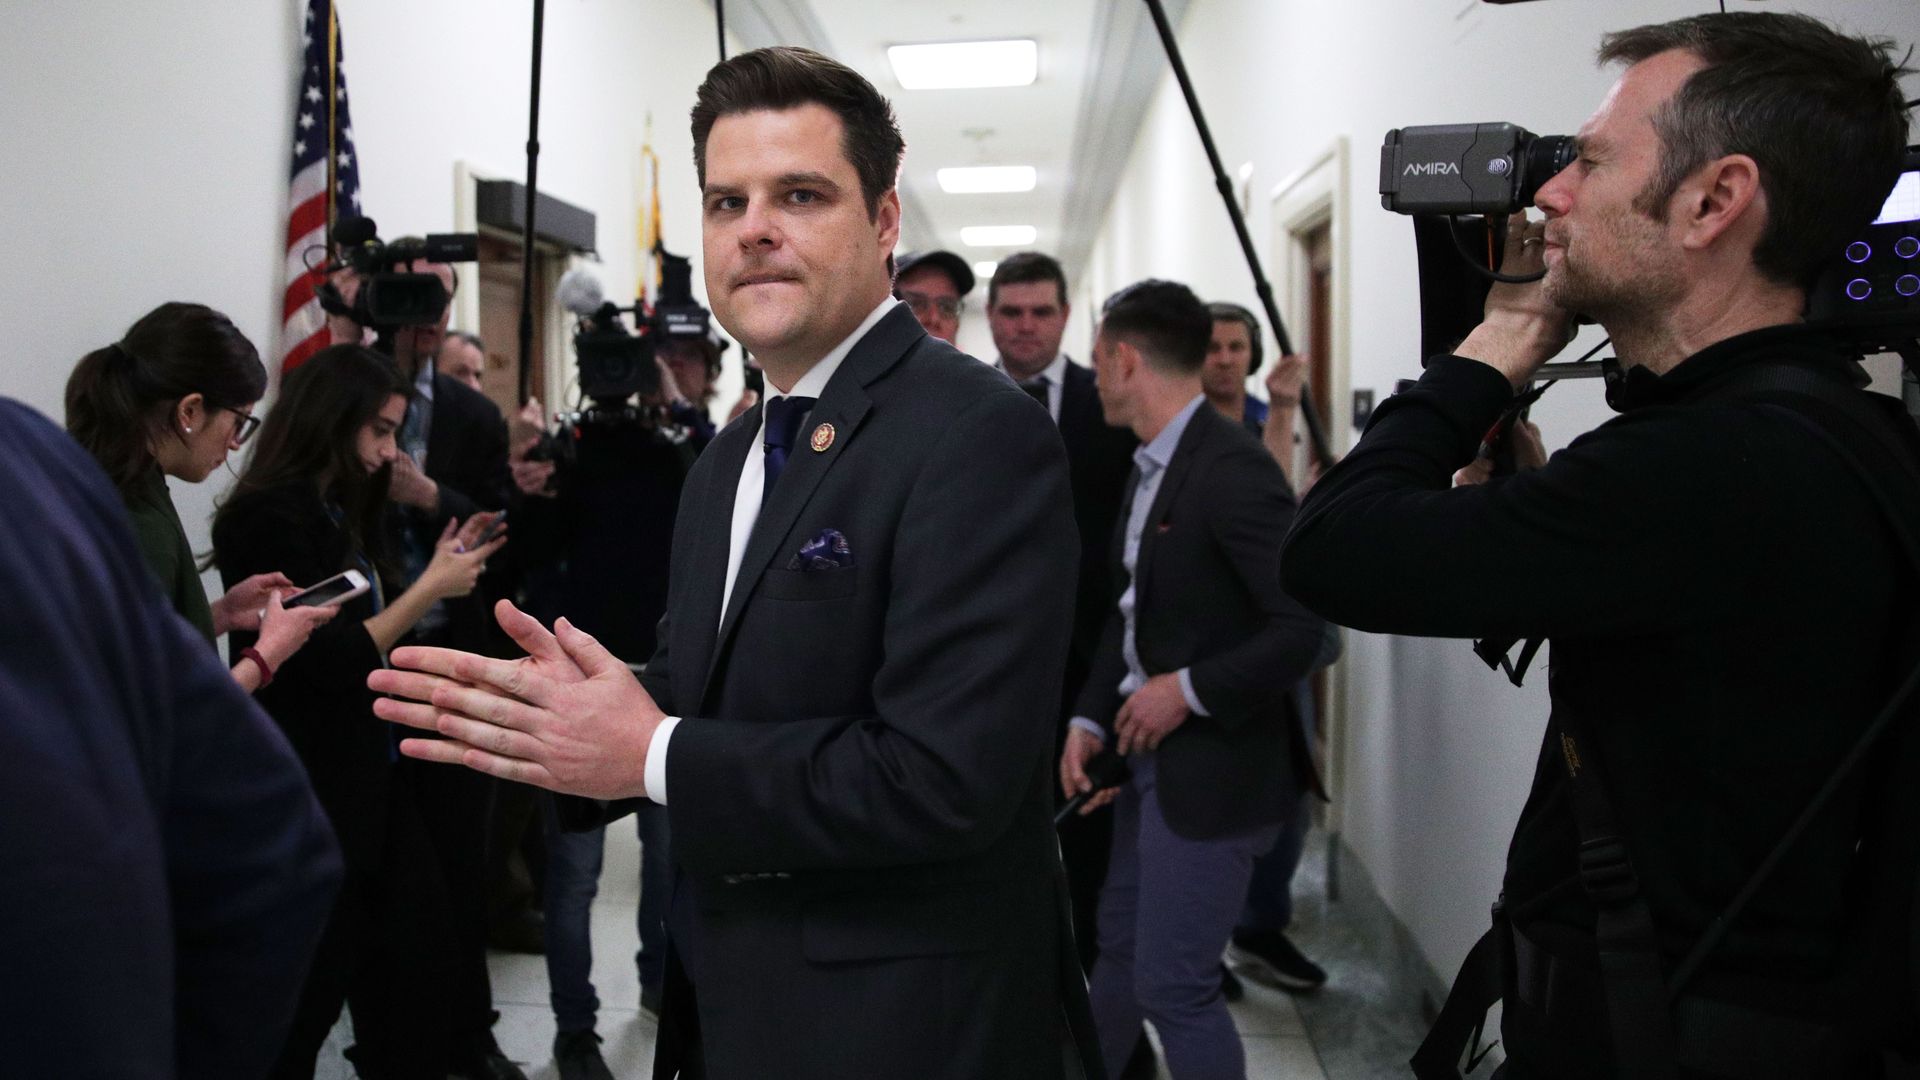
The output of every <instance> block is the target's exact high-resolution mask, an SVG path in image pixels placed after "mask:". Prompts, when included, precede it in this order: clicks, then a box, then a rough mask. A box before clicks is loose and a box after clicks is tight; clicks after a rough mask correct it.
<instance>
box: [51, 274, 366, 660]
mask: <svg viewBox="0 0 1920 1080" xmlns="http://www.w3.org/2000/svg"><path fill="white" fill-rule="evenodd" d="M266 389H267V369H266V368H265V367H263V366H262V365H261V363H260V353H259V352H258V351H257V350H255V349H254V347H253V342H251V341H248V340H247V337H246V335H245V334H242V333H241V332H240V329H239V328H238V327H236V326H234V325H233V321H232V320H231V319H228V318H227V317H226V316H225V315H222V314H220V313H219V312H217V311H215V310H213V309H212V308H210V307H206V306H204V305H202V304H182V303H167V304H161V305H160V306H159V307H157V308H154V309H153V310H152V311H150V312H148V313H147V314H145V315H143V316H141V318H140V321H139V322H136V323H134V324H133V326H132V328H131V329H129V330H128V331H127V333H126V336H125V337H122V338H121V339H120V340H119V341H116V342H114V343H113V344H111V345H108V346H106V347H105V348H102V349H95V350H94V351H93V352H90V353H88V354H87V355H86V356H84V357H82V358H81V359H80V363H79V364H77V365H75V366H74V369H73V374H72V375H70V376H68V378H67V431H68V433H70V434H71V435H72V436H73V437H74V439H75V441H77V442H79V444H80V445H81V446H83V447H85V448H86V450H87V452H88V453H90V454H92V455H93V458H94V460H95V461H98V462H99V463H100V467H101V468H103V469H105V470H106V471H107V476H108V477H109V478H111V479H112V480H113V484H114V487H116V488H118V489H119V491H120V498H121V500H122V501H124V502H125V503H126V504H127V511H128V513H130V514H131V515H132V517H133V531H134V537H135V539H136V540H138V541H139V544H140V553H141V554H142V555H144V556H146V560H147V567H148V568H149V569H150V570H152V571H153V575H154V577H155V578H156V579H158V580H159V582H160V587H161V588H162V590H164V591H165V592H166V594H167V599H168V601H169V602H170V603H171V604H172V605H173V609H174V610H175V611H177V612H179V613H180V615H181V617H183V618H185V619H186V620H187V621H188V622H190V623H192V624H193V625H194V626H195V627H197V628H198V629H199V631H200V632H201V633H202V634H204V635H206V638H207V641H208V643H209V644H211V643H212V642H213V641H214V640H215V639H216V638H218V637H219V636H220V635H221V634H224V633H227V632H228V631H230V630H246V631H257V632H258V636H257V638H256V639H255V641H254V643H253V645H252V646H251V647H250V648H249V649H248V650H246V651H245V653H244V655H243V654H241V653H239V652H236V653H235V655H236V656H238V657H240V659H239V660H237V661H236V666H235V667H234V669H233V677H234V679H235V681H237V682H239V683H240V685H241V686H243V687H245V688H246V689H247V690H250V691H251V690H256V689H258V688H259V687H261V686H262V685H264V684H265V683H266V682H268V681H269V680H271V679H272V678H273V673H274V671H276V670H277V669H278V668H279V667H280V665H281V664H284V663H285V662H286V661H287V658H288V657H290V656H292V655H293V654H294V652H295V651H296V650H298V649H299V648H300V646H301V644H303V643H304V642H305V641H306V640H307V636H308V635H309V634H311V633H312V632H313V628H314V627H316V626H318V625H320V624H321V623H324V622H326V621H327V620H328V619H331V618H332V617H333V609H331V608H312V607H309V608H294V609H291V610H286V609H283V608H282V607H281V606H280V600H281V596H282V595H283V594H285V593H291V592H293V591H295V590H294V588H293V581H292V580H290V579H289V578H288V577H287V576H286V575H285V574H283V573H281V572H280V570H279V568H278V567H273V568H269V569H268V570H267V571H266V572H264V573H260V574H256V575H254V576H253V577H250V578H247V579H245V580H243V581H238V582H235V583H233V585H232V587H231V588H230V589H229V590H228V591H227V594H226V595H225V596H222V597H221V598H220V599H219V600H217V601H214V602H213V603H211V604H209V603H208V602H207V594H206V591H205V590H204V589H203V588H202V587H201V585H200V567H199V565H198V564H197V563H196V562H195V560H194V557H193V550H192V548H191V547H190V546H189V545H188V543H187V533H186V530H185V529H184V528H182V527H181V525H180V514H179V512H178V511H176V510H175V509H174V507H173V498H172V496H171V495H169V494H168V492H167V477H169V476H172V477H176V478H178V479H181V480H185V481H186V482H187V483H190V484H197V483H199V482H200V481H202V480H205V479H206V478H207V477H208V476H209V475H210V474H212V472H213V471H214V470H215V469H217V468H219V467H220V466H221V465H222V464H223V463H224V462H225V461H226V460H227V454H228V452H230V451H233V450H238V449H239V448H240V447H241V446H242V445H244V444H245V443H246V441H247V439H248V437H249V436H251V435H252V434H253V429H254V427H255V426H256V425H257V424H258V423H259V421H257V420H255V419H254V418H253V408H254V406H255V405H257V404H259V402H260V397H261V395H262V394H264V393H265V392H266ZM308 584H312V582H308Z"/></svg>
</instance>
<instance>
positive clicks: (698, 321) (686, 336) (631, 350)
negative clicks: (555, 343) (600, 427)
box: [573, 252, 711, 403]
mask: <svg viewBox="0 0 1920 1080" xmlns="http://www.w3.org/2000/svg"><path fill="white" fill-rule="evenodd" d="M661 258H662V269H661V275H662V281H661V283H660V296H659V301H658V302H657V303H655V304H654V305H653V306H652V307H651V308H649V307H648V306H647V305H646V304H645V303H644V302H636V303H635V304H634V305H633V306H632V307H626V308H623V307H619V306H617V305H615V304H613V303H611V302H609V303H604V304H601V305H600V307H599V309H598V310H596V311H595V312H594V313H593V314H591V315H587V316H584V317H582V318H581V320H580V324H579V326H578V327H577V328H576V330H575V331H574V335H573V350H574V358H575V360H576V362H577V363H578V364H579V366H580V392H581V394H583V395H584V396H586V397H587V398H589V399H591V400H593V401H595V402H601V403H614V402H622V401H625V400H626V399H627V398H629V397H632V396H633V395H635V394H639V395H641V396H642V397H650V396H652V395H654V394H657V393H659V391H660V369H659V367H658V366H657V365H656V364H655V363H654V353H655V352H656V350H657V348H658V346H659V345H660V344H661V343H663V342H668V341H706V340H708V335H709V333H710V330H709V324H710V318H711V317H710V315H709V314H708V312H707V309H706V308H704V307H702V306H700V303H699V302H698V301H696V300H695V299H694V298H693V263H692V262H691V261H690V260H688V259H686V258H685V257H683V256H680V255H670V254H667V253H665V252H662V253H661ZM627 314H631V315H632V316H633V317H634V319H635V324H636V325H635V326H634V328H633V329H631V330H629V329H628V328H627V324H626V321H625V320H624V319H623V318H622V316H623V315H627Z"/></svg>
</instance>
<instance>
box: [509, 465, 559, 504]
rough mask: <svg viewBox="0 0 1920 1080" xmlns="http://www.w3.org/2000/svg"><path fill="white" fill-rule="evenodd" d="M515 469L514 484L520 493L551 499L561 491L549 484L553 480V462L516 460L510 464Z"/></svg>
mask: <svg viewBox="0 0 1920 1080" xmlns="http://www.w3.org/2000/svg"><path fill="white" fill-rule="evenodd" d="M509 468H511V469H512V470H513V486H514V487H516V488H519V489H520V494H522V495H529V496H535V497H538V498H543V499H551V498H554V497H555V496H557V495H558V494H559V493H558V492H556V491H554V490H553V489H552V488H550V487H548V486H547V485H548V484H549V483H551V482H552V480H553V462H551V461H516V462H514V463H513V464H512V465H510V466H509Z"/></svg>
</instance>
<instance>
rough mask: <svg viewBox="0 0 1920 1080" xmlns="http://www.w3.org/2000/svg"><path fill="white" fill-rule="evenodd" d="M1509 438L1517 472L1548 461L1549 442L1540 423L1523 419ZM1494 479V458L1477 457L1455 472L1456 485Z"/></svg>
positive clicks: (1479, 482) (1466, 484)
mask: <svg viewBox="0 0 1920 1080" xmlns="http://www.w3.org/2000/svg"><path fill="white" fill-rule="evenodd" d="M1507 438H1509V439H1512V440H1513V468H1514V471H1515V472H1526V471H1527V470H1528V469H1537V468H1539V467H1540V466H1542V465H1545V464H1546V463H1547V444H1546V441H1545V440H1543V439H1542V438H1541V437H1540V425H1538V424H1535V423H1534V422H1533V421H1531V420H1522V421H1520V422H1519V423H1517V424H1515V425H1513V428H1512V430H1510V431H1508V432H1507ZM1491 479H1493V458H1491V457H1477V458H1474V459H1473V464H1471V465H1468V466H1467V467H1466V468H1464V469H1461V470H1460V471H1459V472H1456V473H1454V474H1453V486H1454V487H1472V486H1473V485H1475V484H1484V483H1486V482H1487V481H1488V480H1491Z"/></svg>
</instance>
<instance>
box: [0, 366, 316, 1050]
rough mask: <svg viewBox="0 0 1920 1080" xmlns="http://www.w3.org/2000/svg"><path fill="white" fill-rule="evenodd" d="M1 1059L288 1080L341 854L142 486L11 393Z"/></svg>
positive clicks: (0, 837)
mask: <svg viewBox="0 0 1920 1080" xmlns="http://www.w3.org/2000/svg"><path fill="white" fill-rule="evenodd" d="M0 456H4V458H5V459H6V462H7V467H6V468H5V469H4V470H0V506H4V507H5V508H6V512H5V513H4V514H0V596H4V597H5V598H6V608H7V617H6V619H5V620H4V621H0V853H4V855H3V856H0V957H4V960H0V1016H4V1017H5V1019H4V1020H0V1062H5V1064H4V1065H3V1066H0V1072H5V1073H6V1074H7V1075H9V1076H33V1077H43V1076H44V1077H54V1076H60V1077H78V1076H101V1077H104V1076H112V1077H128V1078H131V1077H154V1078H161V1077H183V1078H184V1077H239V1076H265V1075H266V1074H267V1073H268V1072H269V1071H270V1070H271V1068H272V1065H273V1061H274V1058H275V1056H276V1055H277V1054H278V1053H279V1052H280V1045H281V1041H282V1039H283V1038H284V1036H285V1034H286V1031H287V1023H288V1020H289V1019H290V1018H291V1017H292V1016H293V1012H294V1005H295V1002H296V1000H297V998H298V995H299V992H300V988H301V984H302V983H303V982H304V980H305V977H306V971H307V963H308V960H309V959H310V958H311V957H312V955H313V949H314V945H315V943H316V942H318V940H319V938H320V928H321V924H322V922H323V921H324V920H325V918H326V914H327V911H328V909H329V908H330V907H331V906H332V902H333V896H334V890H335V888H336V886H337V885H338V883H339V880H340V862H339V856H338V854H337V853H336V850H335V847H334V844H333V838H332V836H331V834H330V833H329V830H328V829H327V823H326V820H325V818H324V817H323V816H322V815H321V812H320V807H319V806H318V805H317V804H316V803H315V802H314V798H313V793H312V791H310V790H309V789H308V787H307V782H306V777H305V776H304V775H303V774H302V772H301V769H300V763H299V762H298V761H296V760H294V757H293V753H292V751H290V750H289V749H288V748H287V743H286V740H285V739H283V738H281V737H280V734H279V732H277V731H275V730H274V729H273V725H272V724H271V723H269V722H268V720H267V718H266V717H265V716H264V715H262V714H261V712H260V710H259V709H258V708H257V707H255V706H254V704H253V703H252V702H250V701H248V700H247V695H246V694H244V693H242V692H241V691H240V688H239V687H238V686H236V685H234V681H233V677H232V676H231V675H230V674H229V673H228V672H227V668H226V665H225V664H223V663H221V662H220V660H219V658H218V656H217V655H216V654H215V653H214V651H213V649H212V648H210V647H209V646H208V644H207V641H206V639H205V638H203V637H201V636H200V635H199V633H197V632H196V631H195V630H194V629H193V628H192V627H190V626H189V625H188V624H187V623H186V622H185V621H184V620H182V619H181V618H180V617H179V616H177V615H175V614H174V613H173V612H172V611H171V610H170V609H169V608H168V606H167V604H166V603H165V601H164V600H163V599H162V597H161V595H160V592H159V589H158V588H156V587H155V585H154V583H153V579H152V575H151V574H149V573H148V571H147V567H146V565H145V563H144V562H143V561H142V560H141V557H140V553H139V552H138V551H137V550H136V549H135V547H134V539H133V533H132V532H131V530H130V528H129V524H128V517H127V512H126V510H125V509H124V508H123V507H122V506H121V503H120V497H119V496H118V495H117V494H116V493H115V492H114V490H113V487H112V486H111V485H110V484H109V483H108V482H107V478H106V476H105V475H104V474H103V473H102V472H101V471H100V468H99V466H98V465H96V464H95V463H94V462H93V460H92V459H91V458H89V457H88V456H87V455H86V453H85V452H84V451H82V450H81V449H80V448H79V447H78V446H76V445H74V443H73V442H72V440H70V439H68V438H67V437H66V435H65V433H63V432H62V431H60V430H59V429H58V428H56V427H54V426H53V425H52V424H51V423H49V422H47V420H46V419H45V418H43V417H40V416H38V415H36V414H34V413H33V412H31V411H30V410H28V409H26V408H24V407H23V406H21V405H19V404H18V403H16V402H12V401H0Z"/></svg>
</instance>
